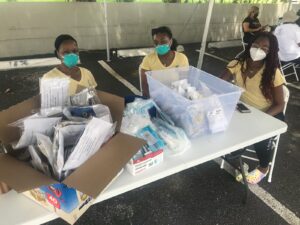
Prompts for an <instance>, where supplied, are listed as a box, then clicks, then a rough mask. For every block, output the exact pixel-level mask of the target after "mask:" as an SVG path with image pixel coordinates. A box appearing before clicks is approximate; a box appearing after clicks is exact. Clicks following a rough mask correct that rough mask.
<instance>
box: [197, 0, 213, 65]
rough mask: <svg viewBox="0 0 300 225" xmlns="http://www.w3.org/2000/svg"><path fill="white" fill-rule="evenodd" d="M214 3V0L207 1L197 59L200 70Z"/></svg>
mask: <svg viewBox="0 0 300 225" xmlns="http://www.w3.org/2000/svg"><path fill="white" fill-rule="evenodd" d="M214 2H215V1H214V0H209V4H208V11H207V15H206V21H205V26H204V32H203V36H202V42H201V48H200V53H199V59H198V64H197V67H198V68H199V69H201V68H202V64H203V57H204V53H205V48H206V40H207V35H208V30H209V24H210V19H211V14H212V10H213V7H214Z"/></svg>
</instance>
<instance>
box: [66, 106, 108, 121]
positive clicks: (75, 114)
mask: <svg viewBox="0 0 300 225" xmlns="http://www.w3.org/2000/svg"><path fill="white" fill-rule="evenodd" d="M63 113H64V116H65V117H66V118H67V119H68V120H72V121H85V120H86V119H88V118H90V117H97V118H102V119H103V120H105V121H107V122H110V123H111V122H112V118H111V114H110V110H109V108H108V107H107V106H106V105H101V104H99V105H93V106H83V107H80V106H71V107H68V108H65V109H64V110H63Z"/></svg>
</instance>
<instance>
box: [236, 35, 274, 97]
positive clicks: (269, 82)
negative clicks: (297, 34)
mask: <svg viewBox="0 0 300 225" xmlns="http://www.w3.org/2000/svg"><path fill="white" fill-rule="evenodd" d="M264 38H267V39H268V40H269V43H270V47H269V52H268V54H267V56H266V58H265V59H264V64H265V68H264V71H263V74H262V79H261V83H260V89H261V91H262V93H263V95H264V96H265V98H266V99H268V100H271V101H272V100H273V96H272V89H273V87H274V83H273V81H274V78H275V73H276V70H277V69H278V68H279V58H278V50H279V47H278V41H277V38H276V37H275V36H274V35H273V34H272V33H268V32H262V33H259V34H257V36H256V37H255V38H254V40H253V41H252V43H254V42H255V41H256V40H258V39H264ZM252 43H250V44H249V45H248V46H247V47H246V49H245V51H244V53H243V54H242V55H241V56H239V57H238V58H237V61H238V62H237V63H241V72H242V73H245V66H244V65H245V62H246V60H247V59H249V58H250V57H251V56H250V48H251V46H252ZM233 67H234V66H233Z"/></svg>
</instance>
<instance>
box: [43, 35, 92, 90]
mask: <svg viewBox="0 0 300 225" xmlns="http://www.w3.org/2000/svg"><path fill="white" fill-rule="evenodd" d="M54 47H55V52H54V53H55V55H56V57H57V58H58V59H60V60H61V64H60V65H58V66H57V67H56V68H54V69H52V70H51V71H49V72H48V73H46V74H45V75H44V76H43V79H51V78H69V80H70V88H69V94H70V95H73V94H75V93H76V92H77V91H78V88H79V87H93V88H95V87H96V86H97V83H96V81H95V79H94V77H93V75H92V73H91V72H90V71H89V70H87V69H85V68H82V67H78V66H77V64H78V61H79V52H78V45H77V41H76V40H75V39H74V38H73V37H72V36H70V35H68V34H62V35H59V36H58V37H57V38H56V40H55V43H54Z"/></svg>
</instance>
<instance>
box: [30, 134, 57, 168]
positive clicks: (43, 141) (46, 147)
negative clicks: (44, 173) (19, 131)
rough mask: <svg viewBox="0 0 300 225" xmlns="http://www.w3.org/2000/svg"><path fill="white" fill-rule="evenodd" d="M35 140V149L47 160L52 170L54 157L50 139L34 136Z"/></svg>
mask: <svg viewBox="0 0 300 225" xmlns="http://www.w3.org/2000/svg"><path fill="white" fill-rule="evenodd" d="M35 136H36V140H37V149H38V150H39V151H40V152H41V153H43V155H44V156H45V157H46V158H47V159H48V161H49V163H50V165H51V166H52V168H53V165H54V159H55V155H54V152H53V150H52V147H53V143H52V141H51V139H50V138H49V137H48V136H46V135H43V134H36V135H35Z"/></svg>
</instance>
